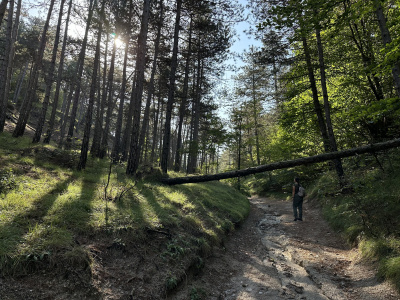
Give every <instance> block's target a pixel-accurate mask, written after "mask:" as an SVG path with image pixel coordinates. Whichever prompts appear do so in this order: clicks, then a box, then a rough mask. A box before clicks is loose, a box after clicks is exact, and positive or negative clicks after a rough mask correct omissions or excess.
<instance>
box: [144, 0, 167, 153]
mask: <svg viewBox="0 0 400 300" xmlns="http://www.w3.org/2000/svg"><path fill="white" fill-rule="evenodd" d="M163 8H164V7H163V0H161V1H160V16H159V22H158V26H157V36H156V40H155V42H154V58H153V65H152V70H151V75H150V82H149V88H148V89H147V100H146V106H145V109H144V115H143V123H142V128H141V132H140V139H139V150H138V152H139V155H140V157H142V147H143V144H144V141H145V137H146V132H147V128H148V126H149V120H150V104H151V98H152V97H153V94H154V77H155V74H156V70H157V59H158V52H159V48H160V38H161V28H162V26H163V17H164V16H163Z"/></svg>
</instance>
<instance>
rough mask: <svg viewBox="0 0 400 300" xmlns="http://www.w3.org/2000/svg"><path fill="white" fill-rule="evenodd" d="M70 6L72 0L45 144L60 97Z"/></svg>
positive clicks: (69, 14)
mask: <svg viewBox="0 0 400 300" xmlns="http://www.w3.org/2000/svg"><path fill="white" fill-rule="evenodd" d="M64 1H65V0H64ZM71 8H72V0H70V1H69V7H68V13H67V19H66V20H65V30H64V37H63V44H62V47H61V53H60V64H59V65H58V74H57V83H56V91H55V94H54V100H53V105H52V110H51V116H50V120H49V125H48V128H47V132H46V135H45V137H44V140H43V142H44V143H46V144H49V143H50V140H51V136H52V135H53V131H54V124H55V120H56V112H57V106H58V101H59V99H58V98H59V97H60V89H61V81H62V75H63V70H64V60H65V48H66V46H67V38H68V26H69V19H70V16H71Z"/></svg>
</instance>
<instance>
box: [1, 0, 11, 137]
mask: <svg viewBox="0 0 400 300" xmlns="http://www.w3.org/2000/svg"><path fill="white" fill-rule="evenodd" d="M13 15H14V0H10V6H9V8H8V18H7V30H6V38H5V40H6V45H5V49H4V50H5V51H4V53H3V54H2V57H1V58H2V62H1V63H0V68H1V69H0V132H3V130H4V125H5V122H6V111H7V104H8V93H7V78H8V73H9V72H11V71H10V69H9V68H10V65H11V61H10V54H9V53H10V52H11V49H12V48H13V46H12V29H13Z"/></svg>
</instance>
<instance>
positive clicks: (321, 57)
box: [316, 26, 344, 184]
mask: <svg viewBox="0 0 400 300" xmlns="http://www.w3.org/2000/svg"><path fill="white" fill-rule="evenodd" d="M316 37H317V47H318V59H319V69H320V73H321V88H322V95H323V98H324V109H325V120H326V127H327V131H328V137H329V144H330V150H331V151H332V152H335V151H337V144H336V138H335V134H334V132H333V125H332V120H331V107H330V103H329V97H328V89H327V86H326V73H325V60H324V49H323V47H322V41H321V32H320V29H319V28H318V26H317V28H316ZM333 163H334V165H335V169H336V173H337V175H338V177H339V181H340V182H341V184H343V179H344V178H343V177H344V171H343V166H342V162H341V161H340V159H339V158H336V159H334V160H333Z"/></svg>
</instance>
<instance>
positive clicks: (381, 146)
mask: <svg viewBox="0 0 400 300" xmlns="http://www.w3.org/2000/svg"><path fill="white" fill-rule="evenodd" d="M396 147H400V139H395V140H390V141H386V142H382V143H377V144H371V145H366V146H362V147H359V148H352V149H348V150H342V151H336V152H329V153H323V154H319V155H315V156H309V157H305V158H298V159H293V160H286V161H280V162H275V163H271V164H267V165H261V166H257V167H252V168H248V169H243V170H236V171H229V172H224V173H219V174H212V175H200V176H188V177H177V178H163V179H162V180H161V182H162V183H165V184H169V185H175V184H183V183H196V182H205V181H213V180H220V179H227V178H234V177H242V176H247V175H251V174H256V173H262V172H266V171H272V170H278V169H286V168H291V167H295V166H300V165H306V164H313V163H319V162H323V161H328V160H332V159H335V158H343V157H350V156H355V155H359V154H364V153H374V152H377V151H381V150H385V149H391V148H396Z"/></svg>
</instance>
